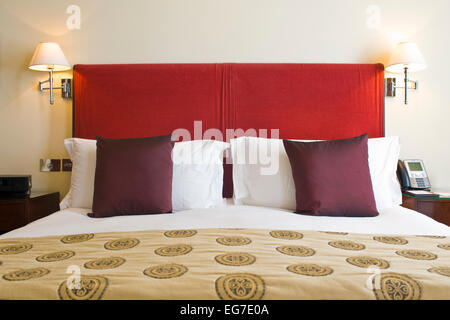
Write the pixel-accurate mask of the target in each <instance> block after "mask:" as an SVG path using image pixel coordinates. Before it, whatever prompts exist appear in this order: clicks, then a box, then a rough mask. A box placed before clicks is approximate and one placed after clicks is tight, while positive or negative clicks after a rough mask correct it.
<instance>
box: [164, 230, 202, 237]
mask: <svg viewBox="0 0 450 320" xmlns="http://www.w3.org/2000/svg"><path fill="white" fill-rule="evenodd" d="M196 234H197V230H170V231H166V232H164V235H165V236H166V237H168V238H188V237H193V236H195V235H196Z"/></svg>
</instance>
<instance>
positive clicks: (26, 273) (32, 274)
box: [3, 268, 50, 281]
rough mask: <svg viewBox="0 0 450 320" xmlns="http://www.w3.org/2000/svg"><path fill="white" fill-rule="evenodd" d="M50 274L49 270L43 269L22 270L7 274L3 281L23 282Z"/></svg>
mask: <svg viewBox="0 0 450 320" xmlns="http://www.w3.org/2000/svg"><path fill="white" fill-rule="evenodd" d="M49 273H50V270H48V269H45V268H33V269H23V270H17V271H13V272H10V273H7V274H5V275H4V276H3V279H5V280H8V281H24V280H30V279H34V278H40V277H43V276H45V275H47V274H49Z"/></svg>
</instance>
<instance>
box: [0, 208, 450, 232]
mask: <svg viewBox="0 0 450 320" xmlns="http://www.w3.org/2000/svg"><path fill="white" fill-rule="evenodd" d="M89 211H90V210H88V209H77V208H70V209H65V210H61V211H58V212H56V213H53V214H51V215H49V216H47V217H45V218H43V219H40V220H38V221H35V222H33V223H30V224H28V225H26V226H25V227H23V228H20V229H16V230H14V231H11V232H9V233H6V234H4V235H2V236H0V239H5V238H20V237H42V236H51V235H67V234H78V233H99V232H120V231H141V230H170V229H192V228H194V229H198V228H260V229H295V230H317V231H335V232H352V233H367V234H396V235H446V236H448V235H450V228H449V227H447V226H446V225H444V224H441V223H439V222H436V221H435V220H433V219H431V218H429V217H427V216H425V215H423V214H421V213H418V212H416V211H412V210H409V209H406V208H403V207H401V206H396V207H393V208H389V209H385V210H382V211H381V212H380V214H379V215H378V216H377V217H370V218H367V217H364V218H361V217H357V218H351V217H324V216H321V217H317V216H305V215H299V214H295V213H292V212H290V211H287V210H281V209H275V208H267V207H256V206H237V205H227V206H224V207H221V208H210V209H196V210H187V211H181V212H176V213H173V214H159V215H141V216H117V217H111V218H103V219H93V218H90V217H88V216H87V213H89Z"/></svg>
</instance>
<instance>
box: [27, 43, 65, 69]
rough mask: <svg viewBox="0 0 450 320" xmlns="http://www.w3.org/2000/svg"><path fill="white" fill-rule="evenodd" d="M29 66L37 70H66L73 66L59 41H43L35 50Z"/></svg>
mask: <svg viewBox="0 0 450 320" xmlns="http://www.w3.org/2000/svg"><path fill="white" fill-rule="evenodd" d="M29 68H30V69H31V70H36V71H49V70H53V71H65V70H70V69H71V66H70V64H69V62H68V61H67V59H66V57H65V56H64V53H63V51H62V50H61V48H60V46H59V45H58V44H57V43H55V42H41V43H39V44H38V46H37V48H36V50H35V51H34V54H33V57H32V58H31V62H30V66H29Z"/></svg>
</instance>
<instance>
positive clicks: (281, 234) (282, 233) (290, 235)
mask: <svg viewBox="0 0 450 320" xmlns="http://www.w3.org/2000/svg"><path fill="white" fill-rule="evenodd" d="M270 235H271V236H272V237H273V238H277V239H283V240H298V239H301V238H303V234H301V233H300V232H296V231H289V230H275V231H270Z"/></svg>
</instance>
